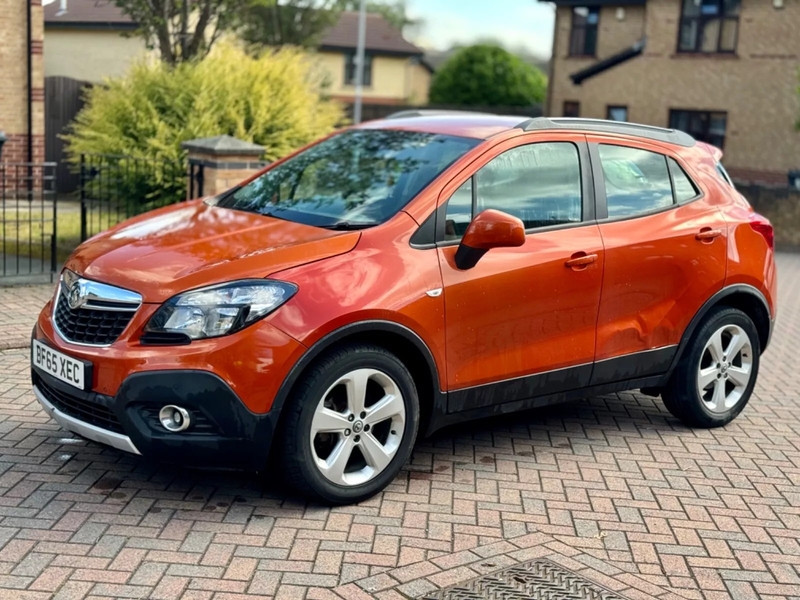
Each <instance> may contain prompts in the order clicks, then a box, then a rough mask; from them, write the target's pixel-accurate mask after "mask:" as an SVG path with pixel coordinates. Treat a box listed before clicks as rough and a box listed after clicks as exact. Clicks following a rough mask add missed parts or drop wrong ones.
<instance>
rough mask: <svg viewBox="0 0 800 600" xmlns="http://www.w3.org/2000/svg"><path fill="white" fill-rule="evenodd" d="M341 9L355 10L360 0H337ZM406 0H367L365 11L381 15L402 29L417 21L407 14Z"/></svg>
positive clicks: (395, 26)
mask: <svg viewBox="0 0 800 600" xmlns="http://www.w3.org/2000/svg"><path fill="white" fill-rule="evenodd" d="M339 4H340V7H341V10H352V11H357V10H358V9H359V6H360V5H361V2H360V0H339ZM407 8H408V7H407V6H406V0H394V1H393V2H388V1H385V0H383V1H382V0H367V12H369V13H374V14H377V15H380V16H382V17H383V18H384V19H385V20H386V21H388V22H389V23H391V25H392V26H393V27H394V28H395V29H399V30H400V31H403V29H405V28H406V27H408V26H410V25H417V24H418V21H417V20H416V19H412V18H411V17H409V16H408V10H407Z"/></svg>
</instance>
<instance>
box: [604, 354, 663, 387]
mask: <svg viewBox="0 0 800 600" xmlns="http://www.w3.org/2000/svg"><path fill="white" fill-rule="evenodd" d="M677 351H678V346H664V347H663V348H654V349H653V350H645V351H643V352H634V353H633V354H625V355H624V356H616V357H614V358H609V359H606V360H599V361H597V362H596V363H594V371H593V372H592V379H591V382H590V383H589V385H602V384H604V383H612V382H614V381H625V380H626V379H638V378H640V377H649V376H650V375H661V374H662V373H666V372H667V371H668V370H669V366H670V365H671V364H672V359H673V358H674V357H675V353H676V352H677Z"/></svg>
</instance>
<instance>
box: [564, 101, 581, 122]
mask: <svg viewBox="0 0 800 600" xmlns="http://www.w3.org/2000/svg"><path fill="white" fill-rule="evenodd" d="M563 114H564V116H565V117H574V118H577V117H580V116H581V103H580V102H575V101H574V100H567V101H566V102H564V113H563Z"/></svg>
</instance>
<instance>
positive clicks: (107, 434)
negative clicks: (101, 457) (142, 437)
mask: <svg viewBox="0 0 800 600" xmlns="http://www.w3.org/2000/svg"><path fill="white" fill-rule="evenodd" d="M33 393H34V395H35V396H36V399H37V400H38V401H39V404H41V405H42V408H43V409H44V412H46V413H47V414H48V415H50V416H51V417H53V419H54V420H55V421H56V423H58V424H59V425H61V427H63V428H64V429H66V430H67V431H71V432H73V433H77V434H78V435H80V436H82V437H85V438H86V439H89V440H92V441H94V442H100V443H101V444H105V445H107V446H111V447H112V448H116V449H117V450H122V451H124V452H130V453H131V454H141V452H139V450H138V449H137V448H136V446H134V445H133V442H132V441H131V438H129V437H128V436H127V435H122V434H120V433H114V432H113V431H108V430H107V429H101V428H100V427H97V426H96V425H91V424H89V423H84V422H83V421H81V420H79V419H76V418H75V417H71V416H69V415H66V414H64V413H63V412H61V411H60V410H58V409H57V408H56V407H55V406H53V405H52V404H50V402H48V401H47V398H45V397H44V395H42V392H40V391H39V389H38V388H37V387H36V386H33Z"/></svg>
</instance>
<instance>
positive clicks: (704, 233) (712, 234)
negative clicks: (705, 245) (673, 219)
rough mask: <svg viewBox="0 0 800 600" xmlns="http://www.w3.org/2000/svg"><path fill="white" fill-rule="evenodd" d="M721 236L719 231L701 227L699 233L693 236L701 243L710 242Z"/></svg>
mask: <svg viewBox="0 0 800 600" xmlns="http://www.w3.org/2000/svg"><path fill="white" fill-rule="evenodd" d="M721 235H722V230H721V229H711V228H710V227H703V229H701V230H700V232H699V233H698V234H697V235H696V236H695V237H696V238H697V239H698V240H700V241H701V242H706V241H709V242H710V241H711V240H713V239H714V238H718V237H719V236H721Z"/></svg>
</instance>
